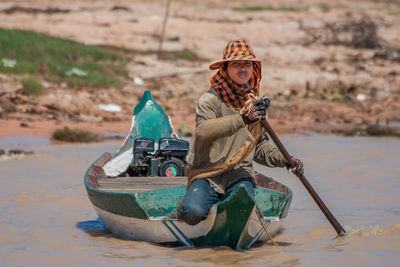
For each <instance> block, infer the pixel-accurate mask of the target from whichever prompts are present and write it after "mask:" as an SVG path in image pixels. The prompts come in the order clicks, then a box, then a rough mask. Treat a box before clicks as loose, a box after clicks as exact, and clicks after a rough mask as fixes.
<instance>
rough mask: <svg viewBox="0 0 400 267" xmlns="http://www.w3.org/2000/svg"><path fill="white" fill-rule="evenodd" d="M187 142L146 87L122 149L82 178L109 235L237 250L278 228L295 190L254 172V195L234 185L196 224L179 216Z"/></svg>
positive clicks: (100, 160) (99, 161)
mask: <svg viewBox="0 0 400 267" xmlns="http://www.w3.org/2000/svg"><path fill="white" fill-rule="evenodd" d="M188 143H189V142H187V141H185V140H183V139H181V138H179V137H178V135H177V133H176V132H175V130H174V128H173V125H172V122H171V119H170V118H169V117H168V116H167V115H166V114H165V113H164V111H163V109H162V107H161V106H160V105H159V104H158V103H157V102H156V101H155V99H154V98H153V97H152V95H151V93H150V91H145V93H144V95H143V97H142V98H141V100H140V101H139V103H138V104H137V106H136V107H135V109H134V112H133V117H132V125H131V128H130V131H129V134H128V136H127V137H126V139H125V140H124V142H123V143H122V145H121V147H120V149H119V150H118V151H117V152H115V153H112V154H111V153H108V152H106V153H104V154H103V155H101V156H100V157H98V158H97V159H96V160H95V161H94V162H93V163H92V164H91V166H90V167H89V168H88V170H87V171H86V173H85V175H84V185H85V188H86V191H87V195H88V198H89V200H90V201H91V203H92V204H93V206H94V209H95V210H96V212H97V214H98V216H99V218H100V219H101V221H102V222H103V223H104V225H105V227H106V228H107V229H108V230H109V231H110V232H111V233H113V234H114V235H116V236H118V237H120V238H124V239H132V240H138V241H147V242H151V243H157V244H164V245H182V246H187V247H194V248H197V247H216V246H228V247H231V248H233V249H236V250H243V249H247V248H250V247H252V246H254V245H255V244H258V243H260V242H265V241H267V240H269V239H271V238H272V237H273V236H274V235H276V234H277V233H279V231H280V229H281V225H282V222H283V221H284V219H285V218H286V217H287V214H288V210H289V206H290V202H291V199H292V191H291V190H290V189H289V188H288V187H287V186H285V185H283V184H281V183H279V182H277V181H275V180H274V179H272V178H270V177H267V176H265V175H262V174H260V173H256V175H255V181H256V184H257V188H256V189H255V193H256V194H255V198H254V200H253V199H252V198H251V197H250V196H249V194H248V193H247V190H246V189H245V187H244V186H239V187H238V188H237V189H236V190H235V191H234V192H233V193H232V194H231V195H230V196H229V197H228V198H226V199H225V200H223V201H221V202H218V203H217V204H215V205H213V206H212V208H211V209H210V212H209V215H208V217H207V218H206V219H205V220H203V221H201V222H200V223H198V224H197V225H189V224H186V223H185V222H184V221H182V220H179V218H178V217H179V216H177V207H178V206H179V204H180V202H181V201H182V199H183V197H184V195H185V192H186V184H187V177H186V170H185V168H184V166H183V164H182V162H183V163H185V159H184V157H182V156H183V155H186V153H185V151H187V146H188ZM172 156H174V157H172ZM153 163H154V164H153Z"/></svg>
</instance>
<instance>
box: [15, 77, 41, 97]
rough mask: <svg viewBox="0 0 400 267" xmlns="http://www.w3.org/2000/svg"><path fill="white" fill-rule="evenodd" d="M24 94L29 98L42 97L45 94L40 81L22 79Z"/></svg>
mask: <svg viewBox="0 0 400 267" xmlns="http://www.w3.org/2000/svg"><path fill="white" fill-rule="evenodd" d="M21 83H22V86H23V92H24V94H26V95H29V96H40V95H43V94H45V90H44V89H43V88H42V84H41V83H40V81H38V80H36V79H22V80H21Z"/></svg>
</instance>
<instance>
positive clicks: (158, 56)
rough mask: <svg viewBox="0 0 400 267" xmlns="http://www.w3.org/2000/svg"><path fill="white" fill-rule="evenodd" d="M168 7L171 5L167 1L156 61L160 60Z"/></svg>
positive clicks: (168, 0)
mask: <svg viewBox="0 0 400 267" xmlns="http://www.w3.org/2000/svg"><path fill="white" fill-rule="evenodd" d="M170 5H171V0H167V6H166V8H165V15H164V21H163V25H162V30H161V34H160V45H159V46H158V53H157V59H159V60H160V59H161V54H162V44H163V41H164V35H165V28H166V26H167V20H168V15H169V7H170Z"/></svg>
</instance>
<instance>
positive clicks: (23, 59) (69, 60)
mask: <svg viewBox="0 0 400 267" xmlns="http://www.w3.org/2000/svg"><path fill="white" fill-rule="evenodd" d="M0 59H5V60H6V62H9V61H10V60H11V61H15V65H14V66H7V64H1V63H2V62H1V61H0V72H2V73H6V74H20V75H32V76H33V75H35V76H41V77H42V78H43V79H44V80H48V81H51V82H56V83H58V82H67V83H68V84H69V85H70V86H75V87H82V86H88V87H103V88H107V87H112V86H114V87H118V86H121V85H122V84H123V80H124V79H126V78H128V72H127V70H126V64H127V62H128V58H126V57H123V56H120V55H116V54H113V53H110V52H107V51H104V50H103V49H101V48H100V47H97V46H89V45H84V44H81V43H78V42H75V41H71V40H67V39H63V38H57V37H51V36H48V35H45V34H41V33H35V32H29V31H22V30H6V29H0ZM73 70H80V71H81V72H78V71H75V72H74V71H73Z"/></svg>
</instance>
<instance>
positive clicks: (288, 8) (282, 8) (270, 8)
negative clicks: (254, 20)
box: [233, 6, 303, 12]
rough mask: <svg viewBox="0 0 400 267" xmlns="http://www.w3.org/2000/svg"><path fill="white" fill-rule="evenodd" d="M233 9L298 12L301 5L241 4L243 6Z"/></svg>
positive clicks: (300, 9)
mask: <svg viewBox="0 0 400 267" xmlns="http://www.w3.org/2000/svg"><path fill="white" fill-rule="evenodd" d="M233 10H234V11H242V12H243V11H283V12H299V11H302V10H303V8H301V7H292V6H279V7H274V6H243V7H235V8H233Z"/></svg>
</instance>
